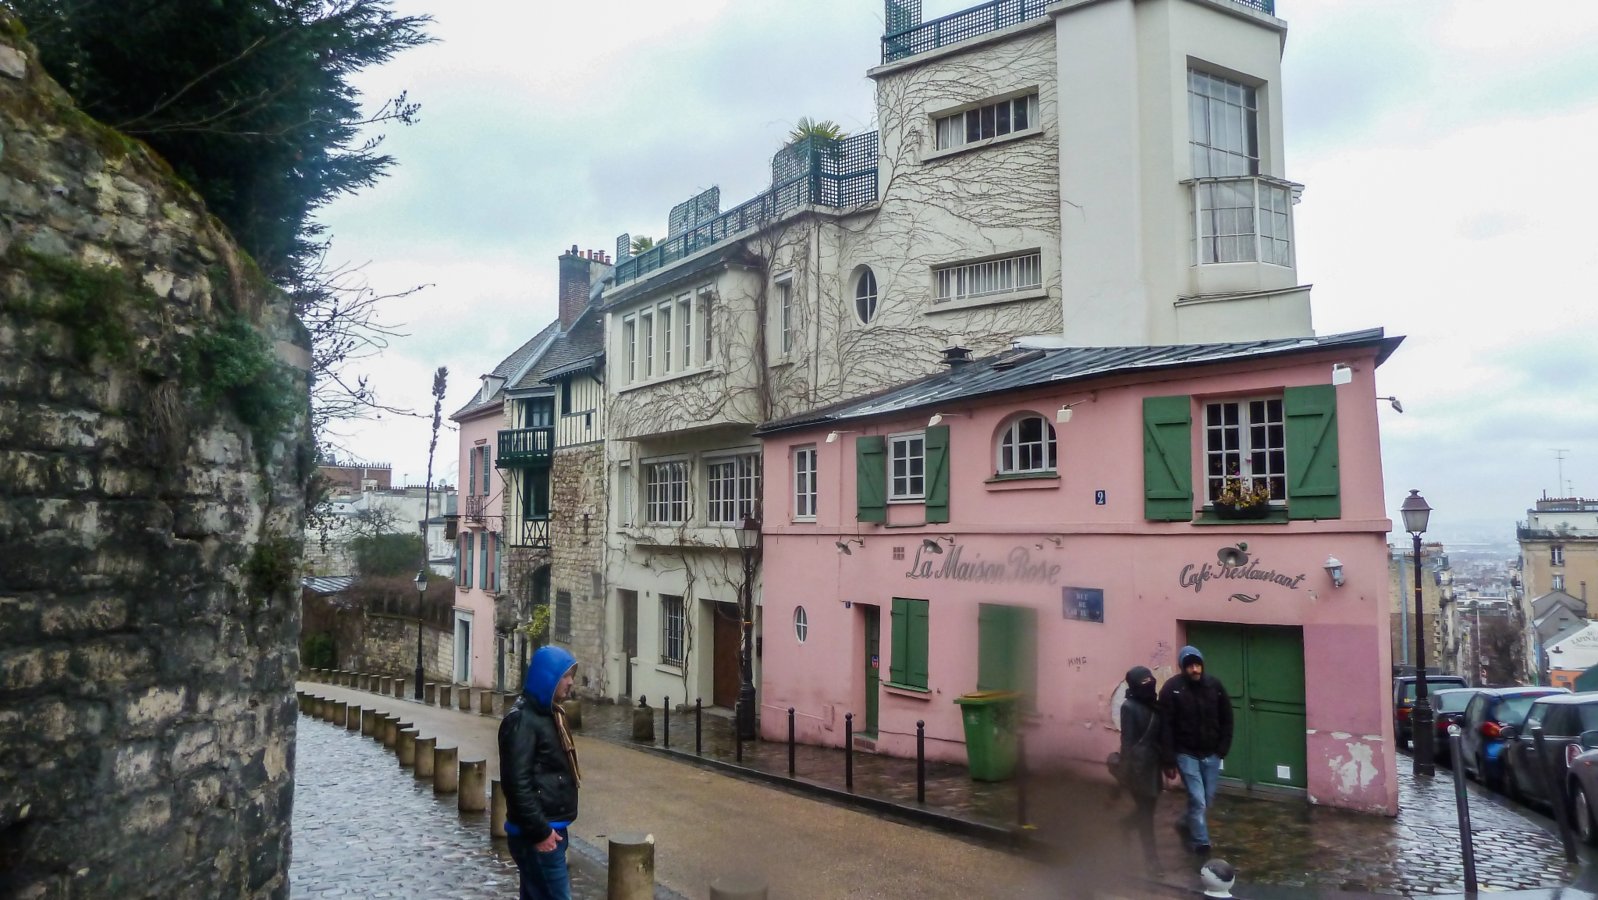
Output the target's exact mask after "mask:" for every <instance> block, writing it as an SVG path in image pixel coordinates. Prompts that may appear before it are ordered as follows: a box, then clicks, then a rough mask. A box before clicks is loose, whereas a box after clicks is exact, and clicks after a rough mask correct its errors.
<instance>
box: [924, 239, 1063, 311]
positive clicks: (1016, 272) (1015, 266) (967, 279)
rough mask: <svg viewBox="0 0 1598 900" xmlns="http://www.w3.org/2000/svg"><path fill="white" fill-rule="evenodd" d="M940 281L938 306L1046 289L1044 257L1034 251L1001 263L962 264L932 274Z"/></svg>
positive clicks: (989, 261) (987, 260) (935, 297)
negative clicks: (1041, 288)
mask: <svg viewBox="0 0 1598 900" xmlns="http://www.w3.org/2000/svg"><path fill="white" fill-rule="evenodd" d="M932 274H933V278H934V279H935V280H936V291H935V292H934V294H933V298H932V300H933V302H934V303H947V302H949V301H951V300H973V299H976V298H979V297H992V296H996V295H998V294H1010V293H1014V292H1016V291H1024V290H1035V289H1037V288H1040V287H1042V286H1043V255H1042V253H1041V252H1040V251H1037V250H1030V251H1028V252H1026V253H1018V254H1015V255H1014V256H1004V257H1000V258H999V259H985V260H982V261H980V262H970V263H960V264H958V265H953V266H943V267H941V268H937V269H934V270H932Z"/></svg>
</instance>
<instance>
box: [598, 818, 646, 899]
mask: <svg viewBox="0 0 1598 900" xmlns="http://www.w3.org/2000/svg"><path fill="white" fill-rule="evenodd" d="M606 888H607V890H606V893H605V896H606V898H608V900H654V897H655V836H654V835H652V834H637V833H631V834H626V833H624V834H613V835H611V836H610V871H609V873H608V877H607V879H606Z"/></svg>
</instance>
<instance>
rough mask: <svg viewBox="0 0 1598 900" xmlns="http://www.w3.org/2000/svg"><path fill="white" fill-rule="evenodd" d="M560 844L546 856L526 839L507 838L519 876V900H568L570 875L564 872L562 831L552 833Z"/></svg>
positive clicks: (533, 843) (517, 837)
mask: <svg viewBox="0 0 1598 900" xmlns="http://www.w3.org/2000/svg"><path fill="white" fill-rule="evenodd" d="M556 833H557V834H559V835H560V843H559V844H558V845H557V846H556V847H555V849H553V850H551V851H549V852H548V853H540V852H539V851H538V850H537V848H536V843H537V842H535V841H534V840H532V839H531V838H529V837H527V836H526V835H520V834H517V835H511V837H510V838H509V842H510V855H511V859H514V860H516V869H517V871H519V872H521V875H522V893H521V900H571V896H572V882H571V874H570V873H569V872H568V871H567V870H566V845H567V843H569V841H568V839H567V836H566V829H564V828H560V829H557V830H556Z"/></svg>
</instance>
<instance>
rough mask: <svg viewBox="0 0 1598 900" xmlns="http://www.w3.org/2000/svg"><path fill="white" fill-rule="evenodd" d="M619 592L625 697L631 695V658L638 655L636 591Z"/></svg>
mask: <svg viewBox="0 0 1598 900" xmlns="http://www.w3.org/2000/svg"><path fill="white" fill-rule="evenodd" d="M618 593H620V594H621V646H622V657H623V659H622V661H621V665H622V670H623V672H624V673H625V674H624V675H623V676H622V678H623V680H624V681H625V682H626V688H627V690H626V695H627V699H629V700H630V699H632V696H633V658H634V657H636V656H637V655H638V592H637V591H619V592H618Z"/></svg>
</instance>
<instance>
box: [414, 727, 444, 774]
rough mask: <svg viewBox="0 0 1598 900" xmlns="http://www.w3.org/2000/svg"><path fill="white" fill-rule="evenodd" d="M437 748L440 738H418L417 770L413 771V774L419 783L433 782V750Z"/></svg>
mask: <svg viewBox="0 0 1598 900" xmlns="http://www.w3.org/2000/svg"><path fill="white" fill-rule="evenodd" d="M437 746H438V738H435V737H420V736H418V737H417V738H416V768H414V769H412V770H411V774H412V775H415V776H416V778H417V780H418V781H420V780H423V779H426V780H429V781H431V780H432V778H433V748H435V747H437Z"/></svg>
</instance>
